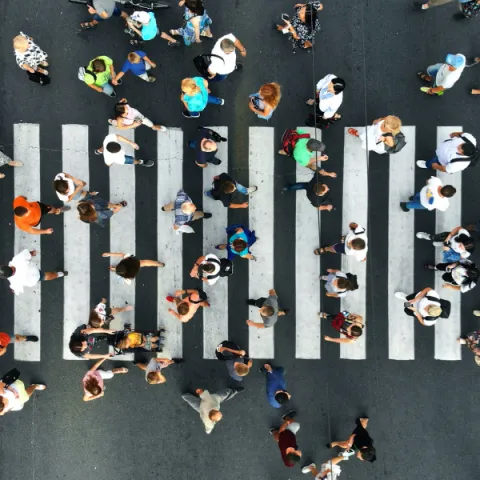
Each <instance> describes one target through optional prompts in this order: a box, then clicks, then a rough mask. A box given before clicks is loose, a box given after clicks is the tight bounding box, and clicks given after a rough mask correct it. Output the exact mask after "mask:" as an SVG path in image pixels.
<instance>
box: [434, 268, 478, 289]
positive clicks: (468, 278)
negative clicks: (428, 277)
mask: <svg viewBox="0 0 480 480" xmlns="http://www.w3.org/2000/svg"><path fill="white" fill-rule="evenodd" d="M425 268H426V269H427V270H439V271H441V272H445V273H444V274H443V275H442V279H443V280H444V281H445V282H446V283H444V284H443V285H442V287H443V288H449V289H451V290H456V291H458V292H461V293H466V292H469V291H470V290H472V289H473V288H475V287H476V286H477V282H478V277H479V276H480V272H479V270H478V268H477V266H476V265H475V264H474V263H472V262H471V261H470V260H459V261H458V262H453V263H437V264H436V265H433V264H431V263H426V264H425Z"/></svg>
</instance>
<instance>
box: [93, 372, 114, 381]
mask: <svg viewBox="0 0 480 480" xmlns="http://www.w3.org/2000/svg"><path fill="white" fill-rule="evenodd" d="M97 372H98V374H99V375H100V377H101V378H102V380H110V379H111V378H113V371H112V370H97Z"/></svg>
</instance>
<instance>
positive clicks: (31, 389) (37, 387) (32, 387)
mask: <svg viewBox="0 0 480 480" xmlns="http://www.w3.org/2000/svg"><path fill="white" fill-rule="evenodd" d="M46 388H47V387H46V386H45V385H42V384H41V383H33V384H32V385H30V386H29V387H28V388H26V389H25V393H26V394H27V395H28V396H29V397H31V396H32V395H33V392H34V391H35V390H45V389H46ZM19 393H20V395H21V392H19Z"/></svg>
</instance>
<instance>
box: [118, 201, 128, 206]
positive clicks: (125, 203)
mask: <svg viewBox="0 0 480 480" xmlns="http://www.w3.org/2000/svg"><path fill="white" fill-rule="evenodd" d="M120 205H121V206H122V207H126V206H127V205H128V203H127V202H126V201H125V200H122V201H121V202H120Z"/></svg>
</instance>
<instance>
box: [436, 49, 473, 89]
mask: <svg viewBox="0 0 480 480" xmlns="http://www.w3.org/2000/svg"><path fill="white" fill-rule="evenodd" d="M458 55H460V56H461V57H463V65H462V66H461V67H459V68H456V69H455V70H454V71H453V72H451V71H450V70H449V69H448V67H449V65H447V64H446V63H444V64H443V65H442V66H441V67H440V69H439V70H438V73H437V76H436V78H435V85H436V86H437V87H443V88H452V87H453V86H454V85H455V83H456V82H457V80H458V79H459V78H460V75H461V74H462V72H463V70H464V69H465V65H466V64H467V59H466V58H465V56H464V55H462V54H458Z"/></svg>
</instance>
